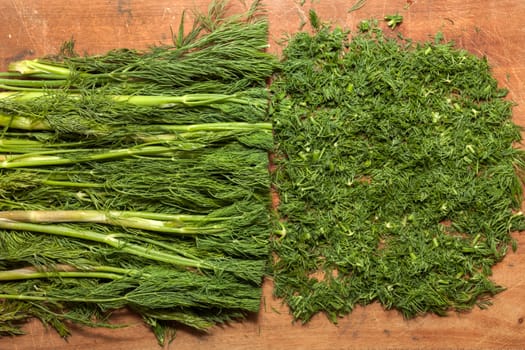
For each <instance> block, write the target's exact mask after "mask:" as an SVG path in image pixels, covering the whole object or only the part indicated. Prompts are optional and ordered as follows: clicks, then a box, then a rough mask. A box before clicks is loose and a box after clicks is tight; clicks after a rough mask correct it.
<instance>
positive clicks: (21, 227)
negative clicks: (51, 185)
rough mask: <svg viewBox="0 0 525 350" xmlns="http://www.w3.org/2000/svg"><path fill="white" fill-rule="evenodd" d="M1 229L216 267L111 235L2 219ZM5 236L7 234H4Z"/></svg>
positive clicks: (182, 263) (174, 262)
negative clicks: (79, 241) (50, 236)
mask: <svg viewBox="0 0 525 350" xmlns="http://www.w3.org/2000/svg"><path fill="white" fill-rule="evenodd" d="M0 228H2V229H6V230H17V231H31V232H36V233H47V234H52V235H59V236H65V237H71V238H78V239H83V240H88V241H93V242H98V243H103V244H107V245H109V246H111V247H113V248H115V249H117V250H119V251H121V252H123V253H128V254H132V255H136V256H140V257H143V258H147V259H151V260H155V261H160V262H165V263H169V264H172V265H176V266H180V267H194V268H203V269H208V270H210V269H211V270H213V269H215V267H214V266H213V265H210V264H208V263H206V262H205V261H204V260H195V259H188V258H184V257H181V256H177V255H173V254H168V253H164V252H161V251H156V250H154V249H150V248H147V247H143V246H140V245H137V244H131V243H128V242H125V241H123V240H121V239H118V238H116V237H115V235H111V234H107V235H105V234H101V233H98V232H93V231H89V230H81V229H73V228H69V227H65V226H59V225H42V224H33V223H25V222H16V221H10V220H5V219H1V220H0ZM4 234H5V233H4Z"/></svg>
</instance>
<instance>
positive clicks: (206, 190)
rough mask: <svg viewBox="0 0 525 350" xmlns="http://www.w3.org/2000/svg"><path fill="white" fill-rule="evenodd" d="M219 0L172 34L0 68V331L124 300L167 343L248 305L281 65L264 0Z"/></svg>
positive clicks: (266, 225)
mask: <svg viewBox="0 0 525 350" xmlns="http://www.w3.org/2000/svg"><path fill="white" fill-rule="evenodd" d="M226 5H227V2H226V1H215V2H213V3H212V4H211V5H210V8H209V11H208V13H206V14H195V16H194V17H195V19H194V22H193V25H192V27H191V28H190V29H189V31H188V30H187V29H188V28H187V27H186V25H185V18H186V16H185V15H184V14H183V16H182V18H181V22H180V26H179V30H178V32H177V33H173V43H172V44H170V45H162V46H154V47H151V48H149V49H147V50H144V51H139V50H133V49H116V50H112V51H110V52H108V53H106V54H102V55H95V56H84V57H81V56H78V55H75V54H74V53H73V43H72V42H71V43H67V45H65V47H64V52H63V55H60V56H58V57H46V58H39V59H35V60H26V61H19V62H13V63H12V64H11V65H10V66H9V69H10V71H9V72H4V73H0V90H1V91H0V126H1V127H2V133H1V134H0V251H2V254H0V300H1V302H0V311H1V312H0V314H2V315H1V316H0V335H7V334H10V335H13V334H20V333H22V331H21V329H20V327H21V326H22V324H23V323H24V321H25V320H27V319H28V318H30V317H35V318H38V319H40V320H41V321H42V322H43V323H44V324H46V325H50V326H51V327H53V328H54V329H56V330H57V332H58V333H59V334H60V335H61V336H63V337H67V336H68V335H69V332H70V330H69V325H70V324H71V323H73V324H79V325H84V326H91V327H110V328H111V327H121V326H123V325H114V324H110V322H109V321H108V320H109V317H110V316H111V313H112V312H113V311H114V310H116V309H119V308H123V307H127V308H129V309H131V310H133V311H135V312H136V313H138V314H139V315H140V316H141V317H142V318H143V320H144V322H145V323H146V324H147V325H149V326H150V327H151V329H152V331H153V333H154V335H155V336H156V337H157V339H158V341H159V343H160V344H164V343H165V342H167V341H171V340H172V337H173V336H174V333H175V331H176V329H177V328H178V327H180V325H186V326H189V327H192V328H195V329H197V330H201V331H206V330H207V329H209V328H211V327H213V326H214V325H216V324H221V323H226V322H230V321H235V320H241V319H243V318H245V317H246V316H247V315H248V314H249V313H253V312H257V311H258V310H259V305H260V300H261V293H262V291H261V283H262V280H263V277H264V274H265V272H266V269H267V259H268V255H269V244H268V238H269V235H270V228H271V222H270V220H269V214H268V209H269V206H270V196H269V187H270V178H269V174H268V151H270V150H272V149H273V137H272V124H271V123H270V122H269V121H268V115H267V109H268V96H269V91H268V89H267V88H266V82H267V79H268V78H269V77H270V76H271V74H272V73H273V71H274V70H275V68H276V67H277V66H278V62H277V59H276V58H275V57H274V56H272V55H269V54H267V53H266V52H264V51H265V48H266V47H267V34H268V23H267V19H266V18H265V16H264V9H263V8H262V4H261V1H258V0H256V1H253V3H252V5H251V7H250V8H249V9H248V10H247V11H246V12H245V13H243V14H239V15H233V16H226V8H227V6H226ZM185 33H187V34H185ZM66 51H69V54H68V52H66Z"/></svg>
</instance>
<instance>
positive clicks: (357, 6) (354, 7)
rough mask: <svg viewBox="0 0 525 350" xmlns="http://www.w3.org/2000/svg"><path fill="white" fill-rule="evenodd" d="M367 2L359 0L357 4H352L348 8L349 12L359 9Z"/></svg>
mask: <svg viewBox="0 0 525 350" xmlns="http://www.w3.org/2000/svg"><path fill="white" fill-rule="evenodd" d="M365 4H366V0H357V1H356V3H355V4H353V5H352V7H350V9H349V10H348V12H354V11H357V10H359V9H360V8H361V7H363V6H365Z"/></svg>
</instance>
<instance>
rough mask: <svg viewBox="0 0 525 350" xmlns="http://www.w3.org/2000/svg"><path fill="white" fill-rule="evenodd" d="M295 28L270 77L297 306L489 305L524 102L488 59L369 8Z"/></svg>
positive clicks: (286, 286)
mask: <svg viewBox="0 0 525 350" xmlns="http://www.w3.org/2000/svg"><path fill="white" fill-rule="evenodd" d="M310 23H311V25H312V29H313V34H309V33H307V32H301V33H298V34H296V35H294V36H292V37H291V38H290V39H289V41H288V43H287V46H286V47H285V49H284V52H283V62H282V64H283V67H282V71H281V72H280V74H279V75H278V76H277V77H276V79H275V80H274V83H273V86H272V92H273V101H272V111H271V117H272V120H273V123H274V138H275V142H276V148H277V151H276V152H277V154H276V157H275V165H276V170H275V172H274V174H273V176H274V185H275V187H276V190H277V191H278V193H279V197H280V204H279V206H278V211H277V212H278V218H277V219H276V222H275V226H276V232H277V234H276V235H275V239H274V240H273V241H272V245H273V248H272V249H273V250H274V252H275V259H274V261H273V279H274V283H275V290H274V293H275V295H276V296H278V297H282V298H284V300H285V302H286V303H287V304H288V305H289V306H290V308H291V312H292V313H293V316H294V317H295V319H298V320H302V321H303V322H306V321H308V320H309V319H310V318H311V317H312V316H313V315H315V314H316V313H318V312H324V313H326V315H327V317H328V318H329V319H330V320H332V321H333V322H336V321H337V319H338V317H341V316H344V315H346V314H348V313H349V312H351V311H352V309H353V308H354V307H355V306H356V305H367V304H370V303H372V302H379V303H380V304H381V305H382V306H383V307H384V308H385V309H397V310H399V311H400V312H401V313H402V314H403V315H404V316H405V317H407V318H409V317H414V316H417V315H421V314H424V313H436V314H439V315H445V314H446V313H447V312H448V311H451V310H456V311H463V310H469V309H471V308H472V307H473V306H474V305H478V306H479V307H486V306H487V305H488V304H490V297H491V296H493V295H494V294H496V293H498V292H500V291H502V290H503V289H504V288H503V287H502V286H499V285H497V284H496V283H494V282H493V281H492V280H491V279H490V275H491V267H492V266H493V265H494V264H496V263H497V262H499V261H501V260H502V259H503V257H504V256H505V254H506V253H507V250H508V248H509V246H513V247H515V241H513V239H512V237H511V235H510V233H511V231H513V230H516V229H518V228H521V227H523V215H522V214H521V212H519V208H520V204H521V198H522V197H521V195H522V193H521V181H520V178H519V177H518V175H517V173H518V172H519V171H522V170H523V167H524V163H523V153H522V151H520V150H518V149H516V148H513V145H514V144H515V143H518V142H519V141H520V129H519V128H518V127H517V126H516V125H515V124H513V122H512V120H511V114H512V106H513V104H512V102H509V101H508V100H506V99H504V96H505V95H506V91H505V90H504V89H501V88H499V87H498V85H497V81H496V80H495V79H494V78H493V77H492V76H491V72H490V68H489V65H488V63H487V60H486V59H485V58H479V57H476V56H474V55H472V54H470V53H468V52H467V51H465V50H462V49H459V48H456V47H455V46H454V45H453V44H452V43H450V42H445V41H444V40H443V39H442V36H441V35H436V37H435V40H434V41H433V42H430V41H429V42H424V43H416V42H412V41H411V40H407V39H404V38H402V37H396V38H392V37H389V36H388V35H386V34H385V33H384V32H383V31H382V30H381V29H380V28H379V26H378V25H377V21H375V20H370V21H366V22H363V23H362V25H360V26H359V29H360V30H357V31H356V32H351V31H345V30H342V29H340V28H332V27H330V26H328V25H325V24H323V23H321V21H320V19H319V18H318V17H317V15H316V14H315V13H314V12H310Z"/></svg>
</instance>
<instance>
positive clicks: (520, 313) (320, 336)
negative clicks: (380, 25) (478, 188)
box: [0, 0, 525, 350]
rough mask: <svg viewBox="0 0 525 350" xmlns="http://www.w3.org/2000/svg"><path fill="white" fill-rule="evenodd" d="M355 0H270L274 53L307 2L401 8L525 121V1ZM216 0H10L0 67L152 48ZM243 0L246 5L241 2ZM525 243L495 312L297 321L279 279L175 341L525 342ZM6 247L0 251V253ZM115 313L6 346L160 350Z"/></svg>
mask: <svg viewBox="0 0 525 350" xmlns="http://www.w3.org/2000/svg"><path fill="white" fill-rule="evenodd" d="M354 2H355V1H352V0H306V1H305V4H304V5H303V6H301V5H300V1H298V0H265V1H264V3H265V4H266V6H267V9H268V14H269V19H270V25H271V33H270V44H271V47H270V50H271V51H272V52H274V53H278V52H279V51H280V47H279V44H278V43H279V42H280V41H281V40H282V39H283V38H284V37H285V36H286V35H287V34H290V33H293V32H295V31H297V30H298V29H299V26H300V24H301V22H302V21H303V20H304V19H305V18H306V16H307V13H308V9H309V8H310V7H313V8H315V9H316V10H317V11H318V12H319V14H320V15H321V17H322V18H324V19H330V20H331V21H332V22H333V23H334V24H338V25H341V26H346V27H350V28H355V26H356V24H357V23H358V22H359V20H361V19H363V18H370V17H376V18H382V17H383V16H384V15H385V14H391V13H396V12H399V13H400V14H402V15H403V16H404V18H405V20H404V23H403V24H402V25H401V27H400V31H401V32H402V33H403V34H404V35H405V36H408V37H411V38H413V39H416V40H425V39H428V38H429V37H430V36H432V35H434V34H435V33H436V32H438V31H442V32H443V33H444V35H445V38H447V39H452V40H454V41H455V42H456V43H457V45H458V46H460V47H463V48H466V49H468V50H469V51H471V52H473V53H475V54H477V55H480V56H486V57H487V58H488V60H489V62H490V64H491V65H492V67H493V71H494V75H495V76H496V77H497V78H498V80H499V82H500V85H501V86H503V87H507V88H508V89H510V94H509V98H511V99H512V100H514V101H515V102H516V103H517V106H516V107H515V109H514V120H515V122H516V123H518V124H519V125H522V126H525V85H524V82H525V39H524V38H525V26H524V25H523V23H522V22H523V16H524V15H525V1H523V0H411V1H407V0H368V1H367V2H366V5H365V6H364V7H363V8H362V9H361V10H359V11H357V12H352V13H348V12H347V9H348V8H350V6H351V5H352V4H353V3H354ZM208 3H209V1H208V0H187V1H181V0H155V1H150V0H119V1H111V0H90V1H83V0H79V1H75V2H72V1H69V0H0V69H1V70H4V69H5V68H6V66H7V64H8V63H9V62H10V61H13V60H17V59H22V58H31V57H37V56H42V55H45V54H50V53H56V52H57V51H58V49H59V47H60V45H61V43H62V42H63V41H65V40H68V39H70V38H74V39H75V40H76V42H77V49H78V50H79V51H80V52H86V53H91V54H93V53H102V52H104V51H107V50H109V49H112V48H117V47H131V48H138V49H141V48H145V47H147V46H149V45H151V44H158V43H162V42H164V43H166V42H168V41H169V35H170V34H169V33H170V26H173V27H175V28H176V27H177V25H178V20H179V18H180V15H181V13H182V11H183V9H184V8H197V9H205V8H206V6H207V5H208ZM237 6H240V5H237ZM515 237H516V239H517V240H518V250H517V251H516V252H515V253H512V252H511V253H509V254H508V256H507V257H506V258H505V259H504V261H503V262H501V263H500V264H499V265H497V266H496V267H495V269H494V276H493V279H494V280H495V281H496V282H498V283H500V284H502V285H504V286H506V287H507V290H506V291H505V292H503V293H501V294H499V295H497V296H496V297H495V298H494V300H493V302H494V304H493V306H491V307H490V308H489V309H488V310H478V309H475V310H473V311H472V312H468V313H464V314H459V315H458V314H454V313H453V314H451V315H450V316H448V317H437V316H432V315H428V316H425V317H419V318H415V319H412V320H404V319H403V318H402V317H401V316H400V314H399V313H397V312H396V311H384V310H383V309H382V308H381V307H380V306H379V305H378V304H373V305H370V306H367V307H358V308H356V310H354V312H353V313H352V314H350V315H349V316H347V317H345V318H344V319H341V320H340V322H339V324H338V325H333V324H331V323H330V322H328V321H327V320H326V318H325V317H324V316H322V315H319V316H318V317H315V318H314V319H313V320H312V321H311V322H310V323H308V324H307V325H301V324H294V323H292V320H291V318H290V316H289V315H288V311H287V309H286V307H284V306H283V305H282V304H281V302H280V301H279V300H275V299H274V298H273V297H272V283H271V281H270V280H267V281H266V282H265V285H264V300H263V305H262V307H261V311H260V313H259V314H257V315H254V316H253V318H252V319H250V320H248V321H245V322H243V323H238V324H231V325H228V326H225V327H221V328H215V329H213V330H212V331H211V332H210V333H209V334H206V335H199V334H196V333H194V332H191V331H185V330H183V331H180V332H179V333H178V337H177V339H176V340H175V341H174V342H173V343H172V344H171V345H167V346H166V347H165V348H166V349H181V350H183V349H192V350H197V349H228V350H236V349H259V350H262V349H312V350H316V349H333V350H336V349H524V348H525V322H524V320H525V235H524V234H520V233H516V234H515ZM0 255H1V252H0ZM114 319H115V321H119V322H127V323H128V324H129V325H130V326H129V327H127V328H122V329H114V330H107V329H86V328H82V329H74V334H73V336H72V337H71V338H69V340H68V341H67V342H66V341H64V340H63V339H61V338H59V337H58V336H57V335H56V334H55V333H54V332H53V331H50V330H46V329H44V328H43V326H42V325H41V324H40V323H38V322H36V321H35V322H30V323H29V324H28V325H27V326H26V327H25V328H24V329H25V330H26V331H27V332H28V334H27V335H25V336H21V337H13V338H11V337H4V338H0V349H6V350H7V349H13V350H26V349H27V350H37V349H39V350H40V349H42V350H44V349H48V350H51V349H54V350H55V349H56V350H73V349H96V350H121V349H122V350H124V349H126V350H146V349H158V348H159V347H158V345H157V344H156V341H155V339H154V336H153V335H152V334H151V333H150V331H149V330H148V329H147V328H146V327H145V326H144V325H142V323H141V321H140V319H139V318H137V317H136V316H134V315H130V314H129V313H127V312H125V311H123V312H119V313H118V314H116V315H115V318H114Z"/></svg>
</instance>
